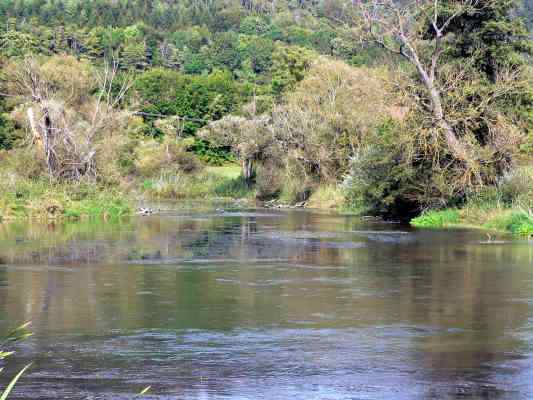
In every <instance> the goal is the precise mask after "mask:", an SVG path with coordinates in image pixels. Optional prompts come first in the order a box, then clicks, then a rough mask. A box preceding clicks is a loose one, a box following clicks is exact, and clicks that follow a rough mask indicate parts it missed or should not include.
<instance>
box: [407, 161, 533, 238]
mask: <svg viewBox="0 0 533 400" xmlns="http://www.w3.org/2000/svg"><path fill="white" fill-rule="evenodd" d="M411 224H412V225H413V226H415V227H418V228H450V227H469V228H472V227H474V228H482V229H488V230H495V231H500V232H506V233H511V234H513V235H516V236H522V237H532V236H533V167H531V166H524V167H522V168H518V169H516V170H515V171H513V172H511V173H509V174H508V175H506V176H504V177H503V178H502V179H501V180H500V182H499V183H498V185H496V186H492V187H487V188H485V189H483V190H481V191H480V192H479V193H476V194H475V195H473V196H471V197H470V198H469V199H468V200H467V202H466V203H465V205H464V206H463V207H460V208H449V209H445V210H430V211H427V212H425V213H423V214H422V215H421V216H419V217H417V218H415V219H413V220H412V221H411Z"/></svg>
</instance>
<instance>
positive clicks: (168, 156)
mask: <svg viewBox="0 0 533 400" xmlns="http://www.w3.org/2000/svg"><path fill="white" fill-rule="evenodd" d="M187 143H188V141H182V142H178V141H176V140H175V139H171V138H166V139H165V140H163V141H162V142H160V141H157V140H155V139H152V140H146V141H143V142H140V143H139V145H138V146H137V147H136V149H135V154H136V157H135V160H134V161H133V163H134V171H135V173H136V174H138V175H140V176H143V177H151V176H154V175H157V174H159V173H161V171H168V172H170V171H173V172H180V173H192V172H196V171H198V170H200V168H201V165H200V163H199V161H198V159H197V158H196V157H195V156H194V154H192V153H188V152H187V151H186V149H187V148H186V145H187Z"/></svg>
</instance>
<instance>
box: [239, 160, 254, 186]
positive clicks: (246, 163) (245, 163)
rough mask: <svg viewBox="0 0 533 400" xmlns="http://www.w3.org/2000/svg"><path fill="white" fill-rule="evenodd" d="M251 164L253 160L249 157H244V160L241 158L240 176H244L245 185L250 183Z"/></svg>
mask: <svg viewBox="0 0 533 400" xmlns="http://www.w3.org/2000/svg"><path fill="white" fill-rule="evenodd" d="M253 165H254V161H253V160H252V159H251V158H245V159H244V160H242V163H241V166H242V176H243V177H244V182H245V183H246V185H247V186H250V185H251V184H252V176H253Z"/></svg>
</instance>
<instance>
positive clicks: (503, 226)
mask: <svg viewBox="0 0 533 400" xmlns="http://www.w3.org/2000/svg"><path fill="white" fill-rule="evenodd" d="M411 225H412V226H414V227H417V228H449V227H465V228H467V227H468V228H472V227H474V228H475V227H477V228H481V229H487V230H495V231H500V232H505V233H510V234H513V235H515V236H519V237H532V236H533V215H532V214H531V213H529V212H527V211H525V210H520V209H513V208H504V207H492V208H489V207H488V206H487V205H486V204H485V205H483V207H477V206H473V205H469V206H467V207H465V208H463V209H447V210H442V211H428V212H426V213H424V214H422V215H421V216H419V217H417V218H414V219H413V220H411Z"/></svg>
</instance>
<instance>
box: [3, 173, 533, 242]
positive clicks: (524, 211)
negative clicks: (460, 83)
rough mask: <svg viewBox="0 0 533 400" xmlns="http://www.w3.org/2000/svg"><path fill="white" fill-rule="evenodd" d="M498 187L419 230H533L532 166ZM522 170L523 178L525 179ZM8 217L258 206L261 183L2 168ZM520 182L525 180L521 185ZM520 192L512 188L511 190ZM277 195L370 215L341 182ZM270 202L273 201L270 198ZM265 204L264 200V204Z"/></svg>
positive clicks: (429, 219)
mask: <svg viewBox="0 0 533 400" xmlns="http://www.w3.org/2000/svg"><path fill="white" fill-rule="evenodd" d="M521 171H522V172H521V173H520V174H518V175H516V176H515V175H513V177H511V178H509V179H507V181H506V182H504V183H503V184H501V185H500V186H499V187H497V188H488V189H487V190H485V191H484V192H482V193H480V194H478V195H477V196H476V197H474V198H472V199H470V200H469V201H468V202H467V203H466V205H465V206H463V207H461V208H449V209H444V210H428V211H427V212H425V213H423V214H422V215H420V216H419V217H417V218H414V219H413V220H412V221H411V225H412V226H414V227H417V228H433V229H446V228H470V229H482V230H487V231H495V232H502V233H509V234H513V235H515V236H520V237H531V236H533V214H532V213H531V201H532V194H531V190H532V188H530V186H531V185H530V184H529V183H530V180H531V179H532V178H531V169H530V168H523V169H521ZM517 176H518V178H517ZM0 178H1V183H2V187H3V188H4V190H3V191H2V193H0V221H2V220H3V221H8V220H14V219H58V218H66V219H82V218H96V217H103V218H118V217H122V216H126V215H130V214H133V213H135V210H136V207H137V203H139V201H140V200H141V199H142V201H167V200H169V201H174V200H200V199H201V200H214V201H216V200H231V201H235V200H238V201H239V204H241V205H242V204H245V205H253V206H255V205H258V203H257V202H256V198H257V189H256V188H255V187H253V186H249V185H247V184H246V182H245V181H244V179H243V178H242V176H241V171H240V167H239V165H238V164H226V165H224V166H216V167H214V166H206V167H204V168H202V169H201V170H200V171H199V172H197V173H193V174H176V173H174V174H163V173H162V174H161V175H159V176H157V177H153V178H150V179H135V178H132V179H130V180H129V181H127V182H126V181H125V182H123V184H121V185H117V186H116V187H114V188H110V187H109V186H105V185H98V184H94V183H83V182H81V183H77V184H67V183H50V181H49V180H47V179H44V178H39V179H30V178H21V177H18V178H17V179H14V178H10V175H9V174H5V173H4V174H2V176H1V177H0ZM517 181H518V183H517ZM510 192H512V193H510ZM285 200H287V199H284V198H283V196H280V198H279V199H275V200H272V201H271V202H274V204H275V205H279V207H277V208H285V207H283V205H285V204H286V205H287V208H291V206H292V207H294V205H293V204H297V205H298V207H306V208H310V209H317V210H329V211H337V212H347V211H348V212H349V213H350V214H354V215H363V214H365V213H367V212H366V211H365V212H363V210H362V209H358V210H355V209H350V208H347V205H346V200H345V197H344V193H343V190H342V188H341V187H340V186H338V185H323V186H318V187H317V188H315V190H314V191H313V192H312V193H311V194H310V196H309V198H308V199H307V200H305V201H301V202H298V203H294V202H292V203H291V202H290V201H285ZM265 204H269V203H268V202H267V203H265ZM260 205H264V204H263V203H261V204H260Z"/></svg>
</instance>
